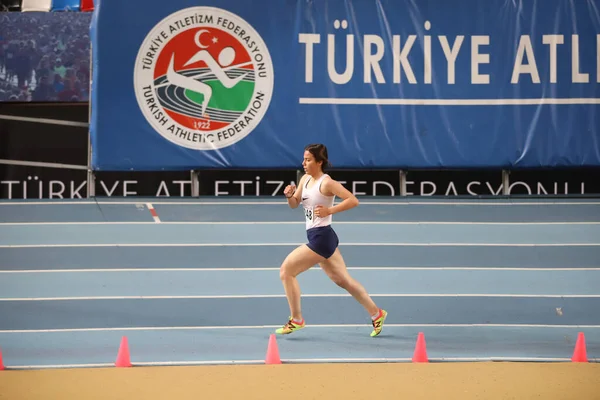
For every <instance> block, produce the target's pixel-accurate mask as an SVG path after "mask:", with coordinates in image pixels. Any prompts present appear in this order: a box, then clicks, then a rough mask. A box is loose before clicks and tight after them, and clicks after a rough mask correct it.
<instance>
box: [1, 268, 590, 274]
mask: <svg viewBox="0 0 600 400" xmlns="http://www.w3.org/2000/svg"><path fill="white" fill-rule="evenodd" d="M279 269H280V268H279V267H250V268H77V269H75V268H74V269H68V268H67V269H10V270H0V274H44V273H81V272H83V273H85V272H90V273H96V272H100V273H102V272H231V271H236V272H245V271H248V272H252V271H279ZM347 269H348V270H354V271H369V270H372V271H507V272H508V271H513V272H514V271H542V272H548V271H561V272H564V271H567V272H569V271H600V267H573V268H569V267H558V268H545V267H541V268H533V267H348V268H347ZM315 270H317V271H318V270H321V268H320V267H313V268H311V269H309V271H315Z"/></svg>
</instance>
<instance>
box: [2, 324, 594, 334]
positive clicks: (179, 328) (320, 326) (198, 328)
mask: <svg viewBox="0 0 600 400" xmlns="http://www.w3.org/2000/svg"><path fill="white" fill-rule="evenodd" d="M385 326H386V328H419V329H420V328H512V329H517V328H518V329H523V328H525V329H530V328H533V329H538V328H542V329H562V328H565V329H600V325H555V324H554V325H553V324H549V325H547V324H390V323H387V324H385ZM280 327H281V325H234V326H145V327H112V328H58V329H7V330H0V334H3V333H10V334H13V333H77V332H81V333H85V332H118V331H123V332H131V331H134V332H135V331H203V330H229V329H254V330H257V329H258V330H260V329H276V328H280ZM364 327H365V324H318V325H308V326H307V327H306V328H305V329H309V330H310V329H345V328H364Z"/></svg>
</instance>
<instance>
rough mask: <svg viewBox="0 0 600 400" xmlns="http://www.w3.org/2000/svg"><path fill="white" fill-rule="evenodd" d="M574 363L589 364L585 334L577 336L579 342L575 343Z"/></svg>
mask: <svg viewBox="0 0 600 400" xmlns="http://www.w3.org/2000/svg"><path fill="white" fill-rule="evenodd" d="M571 361H572V362H585V363H586V362H588V358H587V351H586V349H585V336H584V334H583V332H579V334H578V335H577V342H576V343H575V350H573V357H571Z"/></svg>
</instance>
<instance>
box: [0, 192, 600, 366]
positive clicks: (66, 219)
mask: <svg viewBox="0 0 600 400" xmlns="http://www.w3.org/2000/svg"><path fill="white" fill-rule="evenodd" d="M333 227H334V229H335V230H336V232H337V233H338V236H339V238H340V250H341V252H342V255H343V256H344V259H345V260H346V263H347V265H348V269H349V272H350V274H351V275H352V276H353V277H354V278H356V279H357V280H358V281H359V282H361V283H362V284H363V285H364V286H365V288H366V289H367V291H368V292H369V293H370V294H371V295H372V297H373V299H374V300H375V302H376V303H377V304H378V305H379V306H380V307H382V308H384V309H386V310H387V311H388V313H389V317H388V319H387V321H386V324H385V326H384V329H383V332H382V334H381V335H380V336H379V337H376V338H371V337H370V336H369V334H370V332H371V330H372V326H371V322H370V317H369V315H368V314H367V312H366V311H365V310H364V309H363V308H362V306H360V305H359V304H358V303H357V302H356V301H355V300H354V299H353V298H352V297H351V296H350V295H349V294H347V293H346V292H345V291H344V290H343V289H341V288H339V287H338V286H336V285H335V284H334V283H333V282H331V281H330V280H329V279H328V278H327V276H326V275H325V274H324V272H323V271H322V270H321V269H320V268H319V267H318V266H315V267H313V268H312V269H311V270H309V271H307V272H305V273H303V274H301V275H300V276H299V282H300V286H301V289H302V295H303V298H302V307H303V314H304V317H305V319H306V322H307V328H306V329H304V330H301V331H298V332H295V333H294V334H292V335H287V336H278V337H277V343H278V346H279V352H280V354H281V358H282V360H283V362H381V361H410V360H411V357H412V355H413V351H414V347H415V343H416V339H417V335H418V333H419V332H423V333H424V335H425V339H426V342H427V352H428V355H429V357H430V360H431V361H484V360H509V361H569V360H570V358H571V355H572V354H573V349H574V346H575V342H576V340H577V335H578V333H579V332H584V334H585V338H586V345H587V355H588V358H589V359H590V361H593V362H597V361H598V359H600V200H598V199H568V198H560V199H559V198H552V199H540V198H535V199H510V200H509V199H494V200H488V199H468V200H465V199H443V200H440V199H425V200H421V199H419V200H417V201H415V199H414V198H384V199H380V198H377V199H374V198H368V199H367V198H365V199H361V204H360V206H359V207H358V208H356V209H353V210H350V211H348V212H344V213H341V214H338V215H334V223H333ZM305 241H306V234H305V228H304V220H303V212H302V210H301V209H300V208H298V209H295V210H292V209H290V208H289V207H288V206H287V203H286V201H285V199H281V198H272V197H270V198H253V199H251V200H249V199H248V198H241V199H236V198H226V199H225V198H210V199H194V198H188V199H176V198H152V199H140V198H135V199H131V198H98V199H84V200H27V201H23V200H20V201H14V200H11V201H0V350H1V351H2V355H3V360H4V364H5V365H6V367H7V368H60V367H84V366H111V365H114V362H115V359H116V356H117V352H118V348H119V344H120V341H121V338H122V337H123V336H127V338H128V340H129V346H130V351H131V360H132V363H133V364H134V365H184V364H226V363H263V362H264V359H265V354H266V350H267V344H268V339H269V335H270V334H272V333H274V332H275V329H276V328H278V327H280V326H281V325H283V324H284V323H285V322H286V320H287V318H288V316H289V308H288V304H287V300H286V298H285V292H284V290H283V286H282V284H281V281H280V279H279V266H280V265H281V263H282V261H283V259H284V258H285V257H286V255H287V254H288V253H289V252H290V251H291V250H293V249H294V248H295V247H297V246H298V245H301V244H303V243H305Z"/></svg>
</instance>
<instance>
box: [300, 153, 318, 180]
mask: <svg viewBox="0 0 600 400" xmlns="http://www.w3.org/2000/svg"><path fill="white" fill-rule="evenodd" d="M302 166H303V167H304V172H306V173H307V174H309V175H315V174H317V173H318V172H319V170H320V169H321V163H318V162H317V161H316V160H315V157H314V156H313V155H312V154H310V151H308V150H307V151H305V152H304V160H303V161H302Z"/></svg>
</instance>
